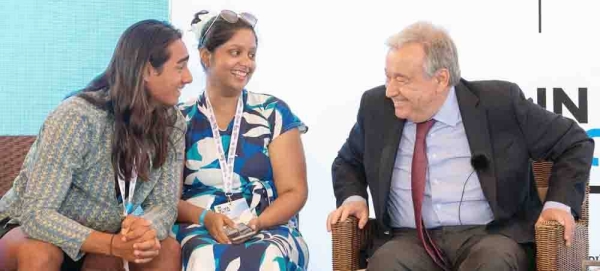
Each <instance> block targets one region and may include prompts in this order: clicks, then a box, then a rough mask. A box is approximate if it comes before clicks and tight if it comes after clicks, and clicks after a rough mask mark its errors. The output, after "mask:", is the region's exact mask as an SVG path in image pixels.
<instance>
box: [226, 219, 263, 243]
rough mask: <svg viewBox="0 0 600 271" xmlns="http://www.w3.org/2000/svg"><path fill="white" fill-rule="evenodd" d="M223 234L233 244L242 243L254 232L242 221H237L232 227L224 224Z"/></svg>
mask: <svg viewBox="0 0 600 271" xmlns="http://www.w3.org/2000/svg"><path fill="white" fill-rule="evenodd" d="M224 230H225V234H226V235H227V237H228V238H229V240H230V241H231V242H232V243H234V244H241V243H244V242H245V241H246V240H248V239H250V238H251V237H252V236H254V235H255V234H256V232H255V231H254V230H253V229H252V228H250V227H249V226H248V225H246V224H244V223H238V224H236V225H235V227H234V228H231V227H228V226H225V228H224Z"/></svg>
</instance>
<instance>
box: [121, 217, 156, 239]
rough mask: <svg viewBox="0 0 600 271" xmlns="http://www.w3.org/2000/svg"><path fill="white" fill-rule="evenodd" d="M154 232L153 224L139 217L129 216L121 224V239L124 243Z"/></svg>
mask: <svg viewBox="0 0 600 271" xmlns="http://www.w3.org/2000/svg"><path fill="white" fill-rule="evenodd" d="M149 230H152V222H150V221H149V220H147V219H144V218H142V217H139V216H134V215H128V216H127V217H126V218H125V220H123V222H121V239H122V240H123V242H127V241H128V240H135V239H138V238H140V237H141V236H143V235H144V234H145V233H146V232H147V231H149Z"/></svg>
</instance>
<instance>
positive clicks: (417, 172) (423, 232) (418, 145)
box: [411, 119, 450, 270]
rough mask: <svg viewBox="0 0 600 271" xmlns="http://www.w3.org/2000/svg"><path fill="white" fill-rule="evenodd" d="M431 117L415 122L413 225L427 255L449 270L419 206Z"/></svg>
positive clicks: (422, 188)
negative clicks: (426, 227) (427, 227)
mask: <svg viewBox="0 0 600 271" xmlns="http://www.w3.org/2000/svg"><path fill="white" fill-rule="evenodd" d="M433 122H434V120H433V119H430V120H428V121H425V122H421V123H417V136H416V139H415V151H414V153H413V160H412V168H411V186H412V199H413V207H414V210H415V225H416V227H417V234H418V235H419V239H420V240H421V243H422V244H423V247H424V248H425V250H426V251H427V254H429V257H431V259H433V261H434V262H435V264H437V265H438V266H439V267H440V268H442V269H443V270H450V265H449V264H448V262H447V261H446V258H444V256H443V255H442V252H441V251H440V250H439V249H438V247H437V246H436V245H435V243H434V242H433V239H431V237H430V236H429V233H428V232H427V229H425V224H424V223H423V214H422V212H421V207H422V206H423V196H424V194H425V179H426V178H425V176H426V172H427V153H426V152H425V137H427V132H429V129H431V126H433Z"/></svg>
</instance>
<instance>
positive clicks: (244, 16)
mask: <svg viewBox="0 0 600 271" xmlns="http://www.w3.org/2000/svg"><path fill="white" fill-rule="evenodd" d="M208 13H209V12H208V10H202V11H200V12H198V13H197V14H196V15H204V14H208ZM197 17H198V16H197ZM219 18H221V19H223V20H225V21H226V22H228V23H231V24H234V23H237V22H238V20H240V19H241V20H242V21H244V22H246V23H247V24H249V25H250V27H252V28H254V26H255V25H256V22H257V21H258V19H256V17H254V15H252V14H250V13H247V12H242V13H239V14H238V13H236V12H235V11H231V10H228V9H224V10H221V12H219V15H218V16H217V18H215V19H214V20H213V21H212V23H211V24H210V25H209V26H208V28H207V29H206V32H204V35H202V37H200V44H202V42H203V41H204V38H205V37H206V36H207V35H208V33H209V32H210V30H211V29H212V27H213V25H214V24H215V22H216V21H217V20H218V19H219ZM198 21H199V20H198ZM192 23H195V22H194V21H192Z"/></svg>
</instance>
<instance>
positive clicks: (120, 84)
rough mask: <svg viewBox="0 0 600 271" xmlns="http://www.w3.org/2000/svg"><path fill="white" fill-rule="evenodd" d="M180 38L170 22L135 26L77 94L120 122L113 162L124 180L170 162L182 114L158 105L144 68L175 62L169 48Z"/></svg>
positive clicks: (146, 176)
mask: <svg viewBox="0 0 600 271" xmlns="http://www.w3.org/2000/svg"><path fill="white" fill-rule="evenodd" d="M179 39H181V32H179V30H177V29H175V28H174V27H173V26H172V25H170V24H169V23H166V22H161V21H157V20H145V21H141V22H138V23H135V24H134V25H132V26H130V27H129V28H128V29H127V30H125V32H123V34H122V35H121V37H120V38H119V42H118V43H117V47H116V48H115V51H114V53H113V56H112V59H111V61H110V64H109V65H108V67H107V68H106V70H105V71H104V72H103V73H102V74H100V75H99V76H97V77H96V78H95V79H94V80H92V81H91V82H90V83H89V84H88V86H87V87H86V88H84V89H82V90H81V91H79V92H78V93H76V94H75V95H76V96H79V97H81V98H83V99H85V100H87V101H88V102H90V103H92V104H94V105H95V106H97V107H99V108H102V109H104V110H107V111H108V112H109V113H110V114H109V115H110V117H112V118H114V133H113V138H112V155H111V160H112V165H113V168H114V171H115V174H116V175H117V176H118V177H120V178H122V179H124V180H130V179H131V176H132V170H133V169H134V167H133V165H134V164H135V170H136V172H137V174H138V177H139V178H141V179H142V180H148V179H149V177H150V176H149V171H150V166H152V167H153V168H155V169H156V168H159V167H161V166H162V165H163V164H164V163H165V161H166V160H167V157H168V145H169V144H171V145H172V144H173V142H169V134H170V133H171V132H174V127H175V122H176V120H177V115H176V113H177V112H176V109H175V108H174V107H167V106H156V105H155V104H153V103H152V101H151V96H150V93H149V92H148V90H147V89H146V86H145V83H144V68H145V67H146V64H147V63H149V64H150V65H152V67H154V68H155V69H157V71H158V72H159V73H160V72H162V68H163V64H164V63H165V62H167V60H168V59H169V58H170V53H169V50H167V47H169V45H171V44H172V43H173V42H174V41H177V40H179ZM151 159H152V161H151ZM117 176H115V177H117Z"/></svg>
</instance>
